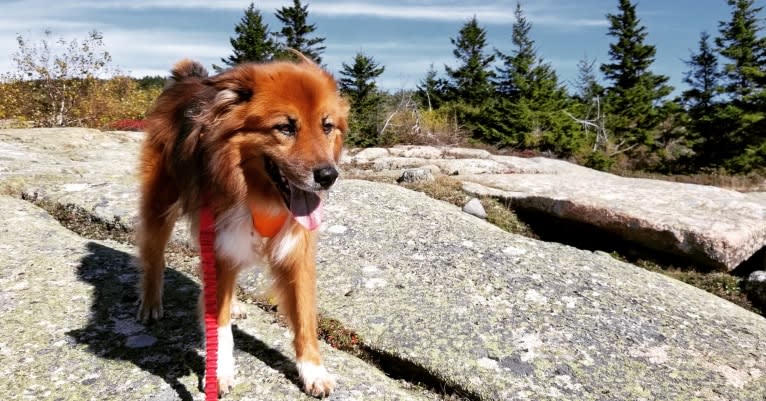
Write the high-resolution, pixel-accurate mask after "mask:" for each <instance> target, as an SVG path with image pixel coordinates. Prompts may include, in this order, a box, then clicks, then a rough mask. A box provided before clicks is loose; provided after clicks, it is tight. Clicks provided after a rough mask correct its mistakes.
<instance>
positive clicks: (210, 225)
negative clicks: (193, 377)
mask: <svg viewBox="0 0 766 401" xmlns="http://www.w3.org/2000/svg"><path fill="white" fill-rule="evenodd" d="M199 250H200V258H201V259H202V276H203V278H202V281H203V289H202V291H203V296H204V301H205V349H206V352H205V400H207V401H216V400H218V375H217V372H218V300H217V294H216V293H217V290H218V286H217V283H216V272H215V216H214V215H213V210H212V209H211V208H210V205H209V204H208V202H207V201H205V202H204V204H203V205H202V209H201V210H200V215H199Z"/></svg>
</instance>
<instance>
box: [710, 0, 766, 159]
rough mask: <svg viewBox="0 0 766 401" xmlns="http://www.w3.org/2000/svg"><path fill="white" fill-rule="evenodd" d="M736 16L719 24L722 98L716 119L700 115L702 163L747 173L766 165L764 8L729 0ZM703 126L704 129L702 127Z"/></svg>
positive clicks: (747, 1)
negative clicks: (761, 34) (765, 129)
mask: <svg viewBox="0 0 766 401" xmlns="http://www.w3.org/2000/svg"><path fill="white" fill-rule="evenodd" d="M727 3H728V4H729V6H731V7H732V15H731V20H729V21H721V22H720V23H719V33H720V35H721V36H720V37H718V38H716V40H715V43H716V45H717V46H718V52H719V54H720V55H721V56H722V57H723V59H724V62H723V76H724V77H723V78H724V83H723V88H724V89H723V97H724V98H725V99H727V102H726V103H724V104H721V105H718V106H715V107H714V108H713V110H712V111H713V112H712V113H710V115H712V117H711V118H707V117H704V118H700V121H699V123H698V125H701V127H700V129H698V130H699V131H700V134H701V135H702V136H703V138H702V142H701V145H700V146H699V149H698V150H699V159H698V160H699V162H700V164H701V165H703V166H706V167H717V166H722V167H724V168H726V169H728V170H729V171H735V172H747V171H751V170H753V169H757V168H763V167H764V166H766V151H765V149H766V133H765V132H766V131H764V128H765V127H764V125H765V123H764V117H766V91H765V90H764V89H765V88H764V85H766V39H764V38H762V37H760V36H759V35H760V31H761V26H760V23H759V21H760V19H759V18H758V14H759V13H760V12H761V11H762V8H761V7H755V6H754V3H755V2H754V1H753V0H728V1H727ZM703 129H704V130H703Z"/></svg>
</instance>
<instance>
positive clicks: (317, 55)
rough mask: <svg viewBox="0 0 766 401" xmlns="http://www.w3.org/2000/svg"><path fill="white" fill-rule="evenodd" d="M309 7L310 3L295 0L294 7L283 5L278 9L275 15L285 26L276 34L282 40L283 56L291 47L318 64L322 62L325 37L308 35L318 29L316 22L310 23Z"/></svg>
mask: <svg viewBox="0 0 766 401" xmlns="http://www.w3.org/2000/svg"><path fill="white" fill-rule="evenodd" d="M308 7H309V5H308V4H306V5H305V6H304V5H301V2H300V0H293V5H292V7H282V8H281V9H279V10H277V12H276V14H275V15H276V17H277V19H278V20H279V21H281V22H282V24H283V26H282V30H280V31H279V32H276V33H274V36H276V37H277V38H279V39H280V41H281V42H280V46H281V48H282V49H281V50H282V53H283V54H282V56H284V54H285V52H284V50H285V49H286V48H291V49H295V50H298V51H299V52H301V53H303V54H304V55H305V56H306V57H308V58H310V59H312V60H314V61H316V63H317V64H321V63H322V57H321V55H322V53H323V52H324V50H325V47H324V46H323V45H322V43H324V41H325V38H322V37H314V38H310V37H309V36H308V35H310V34H311V33H312V32H314V31H315V30H316V24H309V23H308V15H309V12H308Z"/></svg>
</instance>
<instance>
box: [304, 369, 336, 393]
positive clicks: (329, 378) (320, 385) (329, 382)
mask: <svg viewBox="0 0 766 401" xmlns="http://www.w3.org/2000/svg"><path fill="white" fill-rule="evenodd" d="M297 365H298V376H300V379H301V382H302V383H303V390H304V391H305V392H306V393H307V394H309V395H312V396H314V397H326V396H328V395H330V393H332V390H333V389H334V388H335V377H333V375H331V374H330V372H328V371H327V369H325V367H324V365H317V364H314V363H311V362H303V361H298V363H297Z"/></svg>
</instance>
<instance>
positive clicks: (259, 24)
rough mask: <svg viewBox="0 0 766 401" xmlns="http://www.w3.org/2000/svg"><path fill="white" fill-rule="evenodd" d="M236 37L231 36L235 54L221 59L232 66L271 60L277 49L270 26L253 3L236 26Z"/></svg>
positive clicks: (230, 40)
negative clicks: (265, 22) (264, 21)
mask: <svg viewBox="0 0 766 401" xmlns="http://www.w3.org/2000/svg"><path fill="white" fill-rule="evenodd" d="M234 32H235V33H236V34H237V36H236V37H233V38H229V42H230V43H231V47H232V49H233V54H232V55H231V56H229V57H227V58H225V59H223V58H222V59H221V61H222V62H223V63H224V64H226V65H228V66H230V67H232V66H235V65H237V64H241V63H245V62H249V61H254V62H262V61H268V60H271V59H272V57H274V52H275V51H276V44H275V43H274V41H273V40H272V39H271V33H270V32H269V26H268V25H266V24H264V23H263V18H262V17H261V12H260V11H259V10H257V9H256V8H255V5H254V4H253V3H250V7H248V8H247V10H245V15H244V16H243V17H242V19H241V20H240V22H239V23H238V24H237V25H236V26H235V27H234Z"/></svg>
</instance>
